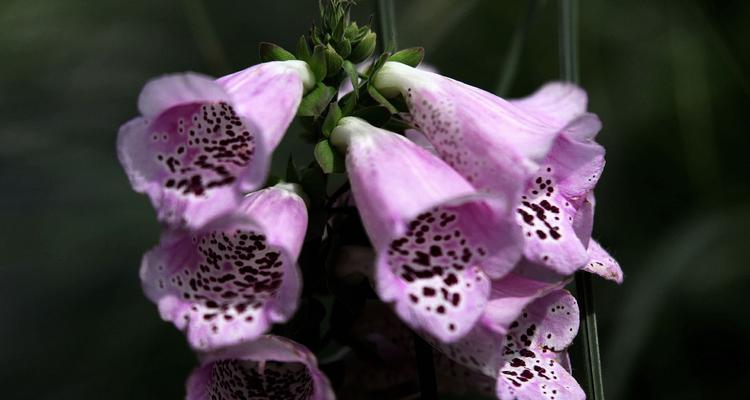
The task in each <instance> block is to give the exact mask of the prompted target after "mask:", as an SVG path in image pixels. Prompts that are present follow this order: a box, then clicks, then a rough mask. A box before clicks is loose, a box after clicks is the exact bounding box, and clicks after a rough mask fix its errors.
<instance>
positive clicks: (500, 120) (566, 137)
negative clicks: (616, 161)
mask: <svg viewBox="0 0 750 400" xmlns="http://www.w3.org/2000/svg"><path fill="white" fill-rule="evenodd" d="M374 83H375V86H376V87H377V88H378V89H379V90H380V91H381V92H383V93H384V94H386V95H388V96H395V95H398V94H401V95H402V96H403V97H404V99H405V100H406V101H407V104H408V106H409V113H410V118H411V119H412V122H413V123H414V125H415V128H417V129H418V130H419V131H420V132H421V133H423V134H424V135H425V136H426V138H427V139H428V141H429V142H430V143H431V144H432V146H434V148H435V150H436V152H437V153H438V154H439V155H440V157H441V158H443V160H445V161H446V162H447V163H448V164H450V165H451V166H452V167H453V168H455V169H456V171H458V172H459V173H460V174H461V175H463V176H464V177H465V178H466V179H467V180H468V181H470V182H471V183H472V185H474V186H475V187H476V188H477V189H480V190H482V191H487V192H491V193H498V194H502V195H504V196H505V197H506V198H507V199H509V202H511V203H512V204H514V206H515V207H516V219H517V221H518V223H519V225H520V226H521V227H522V228H523V231H524V237H525V245H524V256H525V257H526V258H527V259H528V260H529V261H531V262H533V263H535V264H540V265H545V266H547V267H549V268H551V269H552V270H554V271H556V272H558V273H561V274H565V275H568V274H570V273H572V272H574V271H576V270H578V269H580V268H582V267H584V266H585V265H586V263H587V262H588V260H589V255H588V253H587V243H588V238H582V237H579V236H580V235H579V234H578V232H577V230H576V227H575V225H576V221H575V219H576V218H577V217H576V214H577V211H578V209H579V208H581V207H583V206H584V205H585V204H584V203H585V202H586V199H587V195H588V193H589V192H591V191H592V190H593V188H594V186H595V185H596V182H597V181H598V179H599V177H600V175H601V172H602V170H603V168H604V149H603V148H602V147H601V146H599V145H598V144H597V143H596V142H594V137H595V135H596V133H597V132H598V131H599V130H600V128H601V122H600V121H599V119H598V118H597V117H596V116H595V115H593V114H590V113H587V112H586V106H587V96H586V93H585V92H584V91H583V90H581V89H580V88H578V87H577V86H575V85H571V84H565V83H552V84H548V85H546V86H544V87H543V88H542V89H540V90H539V91H538V92H537V93H535V94H534V95H532V96H530V97H528V98H525V99H521V100H516V101H507V100H504V99H502V98H499V97H497V96H494V95H492V94H490V93H487V92H485V91H482V90H480V89H477V88H474V87H471V86H469V85H466V84H463V83H461V82H458V81H455V80H452V79H450V78H446V77H443V76H440V75H438V74H434V73H430V72H425V71H419V70H417V69H414V68H411V67H409V66H406V65H404V64H400V63H396V62H389V63H386V64H385V66H384V67H383V68H382V69H381V70H380V71H379V72H378V73H377V75H376V77H375V81H374ZM412 134H413V133H412ZM592 217H593V215H592Z"/></svg>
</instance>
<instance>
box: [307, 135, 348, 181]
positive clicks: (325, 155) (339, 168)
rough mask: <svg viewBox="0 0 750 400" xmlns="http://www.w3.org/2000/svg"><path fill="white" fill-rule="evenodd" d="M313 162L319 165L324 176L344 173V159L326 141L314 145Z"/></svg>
mask: <svg viewBox="0 0 750 400" xmlns="http://www.w3.org/2000/svg"><path fill="white" fill-rule="evenodd" d="M314 154H315V161H317V162H318V165H320V169H322V170H323V172H324V173H326V174H332V173H334V172H344V171H345V167H344V157H342V156H341V154H339V153H338V152H337V151H336V150H335V149H334V148H333V147H332V146H331V142H329V141H328V140H323V141H321V142H318V144H317V145H315V151H314Z"/></svg>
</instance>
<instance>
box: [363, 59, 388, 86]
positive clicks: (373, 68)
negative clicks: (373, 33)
mask: <svg viewBox="0 0 750 400" xmlns="http://www.w3.org/2000/svg"><path fill="white" fill-rule="evenodd" d="M390 56H391V54H390V53H383V54H381V55H380V56H379V57H378V58H377V59H376V60H375V62H373V63H372V64H371V65H370V68H368V69H367V76H368V77H370V78H371V79H370V80H372V78H373V77H374V76H375V74H376V73H377V72H378V71H379V70H380V68H383V65H385V63H386V62H387V61H388V58H389V57H390Z"/></svg>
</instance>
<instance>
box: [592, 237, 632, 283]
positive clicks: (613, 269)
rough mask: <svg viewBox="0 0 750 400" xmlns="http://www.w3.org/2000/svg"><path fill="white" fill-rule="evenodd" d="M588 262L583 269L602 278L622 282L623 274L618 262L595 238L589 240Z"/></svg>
mask: <svg viewBox="0 0 750 400" xmlns="http://www.w3.org/2000/svg"><path fill="white" fill-rule="evenodd" d="M588 252H589V255H590V256H591V259H590V260H589V263H588V264H587V265H586V266H585V267H583V270H584V271H586V272H590V273H592V274H596V275H599V276H601V277H602V278H604V279H608V280H610V281H614V282H617V283H619V284H622V281H623V274H622V268H620V264H619V263H618V262H617V261H616V260H615V259H614V258H612V256H610V255H609V253H607V251H606V250H604V249H603V248H602V246H601V245H600V244H599V243H597V242H596V241H595V240H591V241H590V242H589V249H588Z"/></svg>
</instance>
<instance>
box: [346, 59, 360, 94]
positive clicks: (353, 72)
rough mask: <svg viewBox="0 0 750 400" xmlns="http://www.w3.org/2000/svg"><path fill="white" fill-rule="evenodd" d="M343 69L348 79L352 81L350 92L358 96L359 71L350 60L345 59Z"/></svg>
mask: <svg viewBox="0 0 750 400" xmlns="http://www.w3.org/2000/svg"><path fill="white" fill-rule="evenodd" d="M343 67H344V71H345V72H346V76H348V77H349V81H350V82H351V83H352V88H353V89H352V93H354V96H355V97H356V98H358V97H359V72H357V67H356V66H354V64H352V62H351V61H349V60H345V61H344V64H343Z"/></svg>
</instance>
